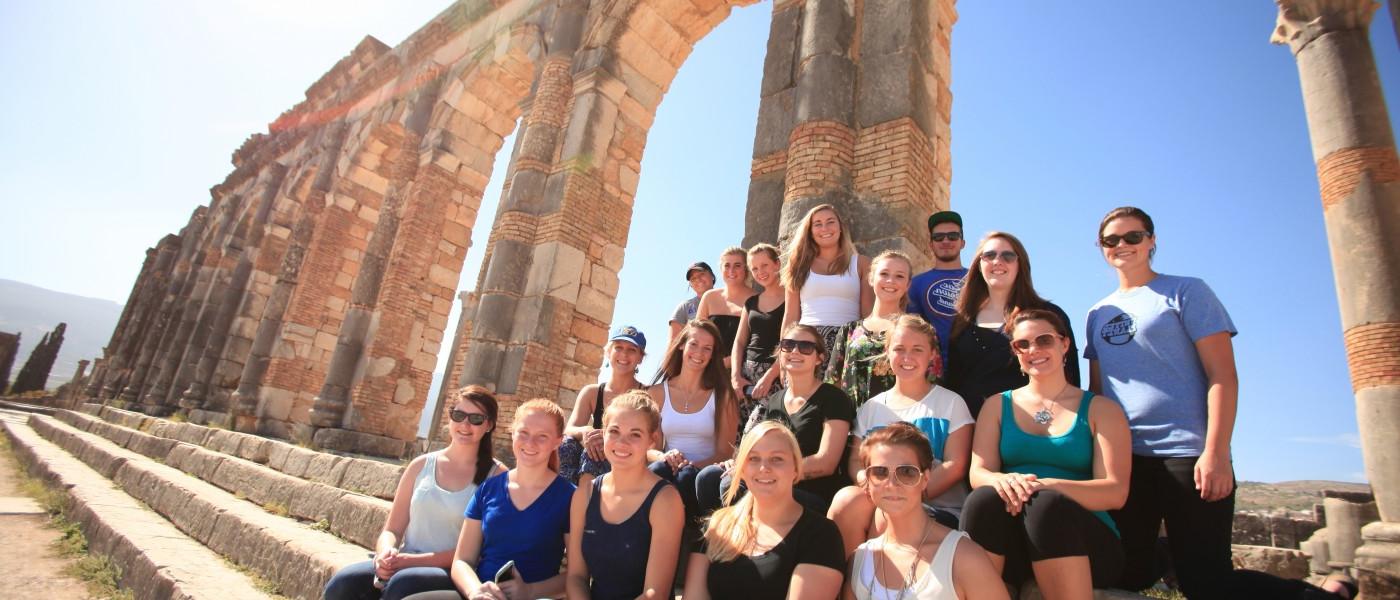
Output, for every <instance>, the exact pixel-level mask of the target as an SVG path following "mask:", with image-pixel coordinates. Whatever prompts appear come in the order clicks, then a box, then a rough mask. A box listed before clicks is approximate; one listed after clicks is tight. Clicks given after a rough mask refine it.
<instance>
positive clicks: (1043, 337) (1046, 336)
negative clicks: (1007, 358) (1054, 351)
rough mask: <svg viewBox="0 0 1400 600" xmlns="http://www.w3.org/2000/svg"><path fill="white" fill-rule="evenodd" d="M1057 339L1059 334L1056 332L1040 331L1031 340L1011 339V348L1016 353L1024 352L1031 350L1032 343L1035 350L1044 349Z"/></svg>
mask: <svg viewBox="0 0 1400 600" xmlns="http://www.w3.org/2000/svg"><path fill="white" fill-rule="evenodd" d="M1059 340H1060V334H1058V333H1042V334H1040V335H1037V336H1035V339H1031V340H1025V339H1022V340H1011V349H1012V350H1015V351H1016V353H1017V354H1025V353H1027V352H1030V351H1031V346H1032V345H1034V346H1035V347H1036V349H1037V350H1045V349H1047V348H1050V347H1051V346H1054V345H1055V342H1057V341H1059Z"/></svg>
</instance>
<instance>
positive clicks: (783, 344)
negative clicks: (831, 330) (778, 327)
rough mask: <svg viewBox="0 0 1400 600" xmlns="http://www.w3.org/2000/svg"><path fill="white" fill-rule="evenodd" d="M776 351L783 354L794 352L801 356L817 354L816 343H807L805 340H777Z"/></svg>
mask: <svg viewBox="0 0 1400 600" xmlns="http://www.w3.org/2000/svg"><path fill="white" fill-rule="evenodd" d="M778 349H779V350H781V351H783V352H792V351H793V350H796V351H798V352H800V353H802V354H807V355H811V354H816V353H817V343H816V342H809V341H807V340H789V339H783V340H778Z"/></svg>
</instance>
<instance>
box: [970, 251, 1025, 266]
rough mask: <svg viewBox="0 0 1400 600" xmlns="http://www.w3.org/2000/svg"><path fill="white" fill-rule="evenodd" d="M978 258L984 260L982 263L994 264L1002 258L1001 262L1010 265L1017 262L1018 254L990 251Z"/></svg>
mask: <svg viewBox="0 0 1400 600" xmlns="http://www.w3.org/2000/svg"><path fill="white" fill-rule="evenodd" d="M977 256H978V258H981V259H982V262H992V261H994V260H996V259H998V258H1000V259H1001V262H1004V263H1006V264H1008V265H1009V264H1012V263H1014V262H1016V258H1017V256H1016V253H1015V252H1012V251H1010V250H1002V251H1001V252H997V251H996V250H988V251H986V252H983V253H981V254H979V255H977Z"/></svg>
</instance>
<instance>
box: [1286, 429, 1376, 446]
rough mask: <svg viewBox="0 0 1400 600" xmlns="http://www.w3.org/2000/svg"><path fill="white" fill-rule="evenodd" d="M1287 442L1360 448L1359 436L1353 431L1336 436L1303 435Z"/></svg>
mask: <svg viewBox="0 0 1400 600" xmlns="http://www.w3.org/2000/svg"><path fill="white" fill-rule="evenodd" d="M1288 441H1290V442H1299V443H1303V444H1326V445H1329V446H1346V447H1348V448H1360V447H1361V434H1360V433H1357V432H1354V431H1353V432H1350V433H1338V434H1336V435H1322V436H1307V435H1305V436H1299V437H1291V438H1288Z"/></svg>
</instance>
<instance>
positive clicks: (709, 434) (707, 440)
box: [647, 320, 739, 518]
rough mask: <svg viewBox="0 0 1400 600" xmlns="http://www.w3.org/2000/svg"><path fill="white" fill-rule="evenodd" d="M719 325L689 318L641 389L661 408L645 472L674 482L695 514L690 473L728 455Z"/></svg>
mask: <svg viewBox="0 0 1400 600" xmlns="http://www.w3.org/2000/svg"><path fill="white" fill-rule="evenodd" d="M718 344H719V330H718V329H716V328H715V325H714V323H711V322H709V321H699V320H696V321H691V322H689V323H687V324H686V325H685V327H683V328H681V331H680V334H679V335H677V336H676V341H675V343H673V344H671V347H670V348H669V349H667V351H666V356H665V358H663V359H662V362H661V368H660V370H659V371H658V372H657V373H656V379H655V383H654V384H653V385H652V386H651V388H649V389H648V390H647V392H648V393H649V394H651V399H652V402H655V403H656V406H657V407H658V408H659V409H660V410H661V433H662V436H663V439H664V443H665V446H664V450H660V449H653V450H650V451H649V452H648V453H647V458H648V460H650V461H652V462H651V471H652V472H653V473H656V474H657V476H659V477H661V478H662V479H665V480H667V481H670V482H672V483H674V484H675V485H676V489H677V490H679V491H680V493H681V500H682V501H684V502H685V505H686V516H687V517H689V518H694V517H696V516H697V515H698V512H697V508H696V505H695V476H696V475H697V474H698V473H699V472H700V469H703V468H705V467H707V466H710V465H712V464H715V463H718V462H722V461H725V460H728V459H729V457H730V456H733V454H734V437H735V435H736V432H737V431H738V426H739V425H738V421H739V417H738V410H737V407H736V406H735V402H734V395H733V392H734V390H733V389H732V388H730V387H729V376H728V375H727V374H726V373H725V370H724V363H723V355H724V353H723V352H722V351H720V350H718V349H717V347H718Z"/></svg>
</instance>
